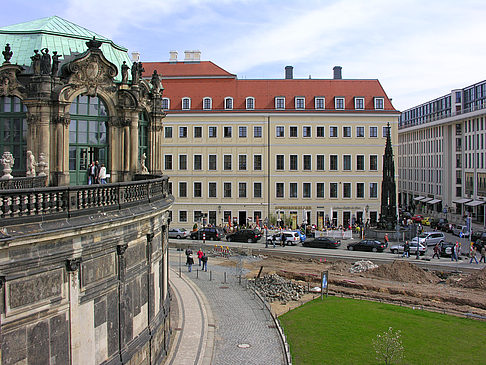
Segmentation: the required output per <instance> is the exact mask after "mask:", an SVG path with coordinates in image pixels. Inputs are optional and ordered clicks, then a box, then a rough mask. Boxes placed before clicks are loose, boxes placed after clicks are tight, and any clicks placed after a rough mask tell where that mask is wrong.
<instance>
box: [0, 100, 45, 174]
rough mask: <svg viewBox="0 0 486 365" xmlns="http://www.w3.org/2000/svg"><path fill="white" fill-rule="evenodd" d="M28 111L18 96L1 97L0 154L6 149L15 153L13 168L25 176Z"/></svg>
mask: <svg viewBox="0 0 486 365" xmlns="http://www.w3.org/2000/svg"><path fill="white" fill-rule="evenodd" d="M26 112H27V108H26V107H25V106H24V105H23V104H22V101H21V100H20V99H19V98H17V97H16V96H1V97H0V156H1V155H2V154H3V153H4V152H6V151H8V152H10V153H11V154H12V155H13V157H14V159H15V163H14V165H13V168H12V170H13V174H14V175H16V176H25V170H26V169H25V159H26V149H27V140H26V138H27V120H26V117H27V113H26ZM45 152H46V153H47V152H49V151H45ZM35 157H36V158H39V156H35Z"/></svg>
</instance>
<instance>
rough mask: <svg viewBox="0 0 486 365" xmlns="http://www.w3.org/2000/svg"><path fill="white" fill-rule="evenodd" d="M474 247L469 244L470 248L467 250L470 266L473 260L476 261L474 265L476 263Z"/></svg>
mask: <svg viewBox="0 0 486 365" xmlns="http://www.w3.org/2000/svg"><path fill="white" fill-rule="evenodd" d="M476 252H477V251H476V247H474V245H473V244H472V243H471V248H470V249H469V257H470V258H471V259H470V260H469V263H470V264H472V262H473V260H474V261H476V264H477V263H478V259H477V258H476Z"/></svg>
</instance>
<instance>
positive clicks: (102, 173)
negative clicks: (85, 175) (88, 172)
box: [99, 163, 106, 184]
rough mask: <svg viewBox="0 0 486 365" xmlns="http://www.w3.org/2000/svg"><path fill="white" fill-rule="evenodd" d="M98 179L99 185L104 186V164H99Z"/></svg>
mask: <svg viewBox="0 0 486 365" xmlns="http://www.w3.org/2000/svg"><path fill="white" fill-rule="evenodd" d="M99 177H100V184H106V167H105V164H104V163H102V164H101V167H100V173H99Z"/></svg>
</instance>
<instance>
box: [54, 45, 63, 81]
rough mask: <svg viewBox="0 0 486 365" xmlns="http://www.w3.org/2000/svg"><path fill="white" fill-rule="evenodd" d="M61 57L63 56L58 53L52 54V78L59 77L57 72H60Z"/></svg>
mask: <svg viewBox="0 0 486 365" xmlns="http://www.w3.org/2000/svg"><path fill="white" fill-rule="evenodd" d="M61 56H62V55H58V54H57V51H54V52H52V71H51V75H52V76H57V71H58V70H59V63H60V62H61V61H59V57H61Z"/></svg>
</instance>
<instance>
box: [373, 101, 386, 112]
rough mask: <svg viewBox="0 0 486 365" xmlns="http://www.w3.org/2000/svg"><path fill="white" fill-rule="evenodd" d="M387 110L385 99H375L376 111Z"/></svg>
mask: <svg viewBox="0 0 486 365" xmlns="http://www.w3.org/2000/svg"><path fill="white" fill-rule="evenodd" d="M384 108H385V99H383V98H375V109H377V110H382V109H384Z"/></svg>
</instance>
